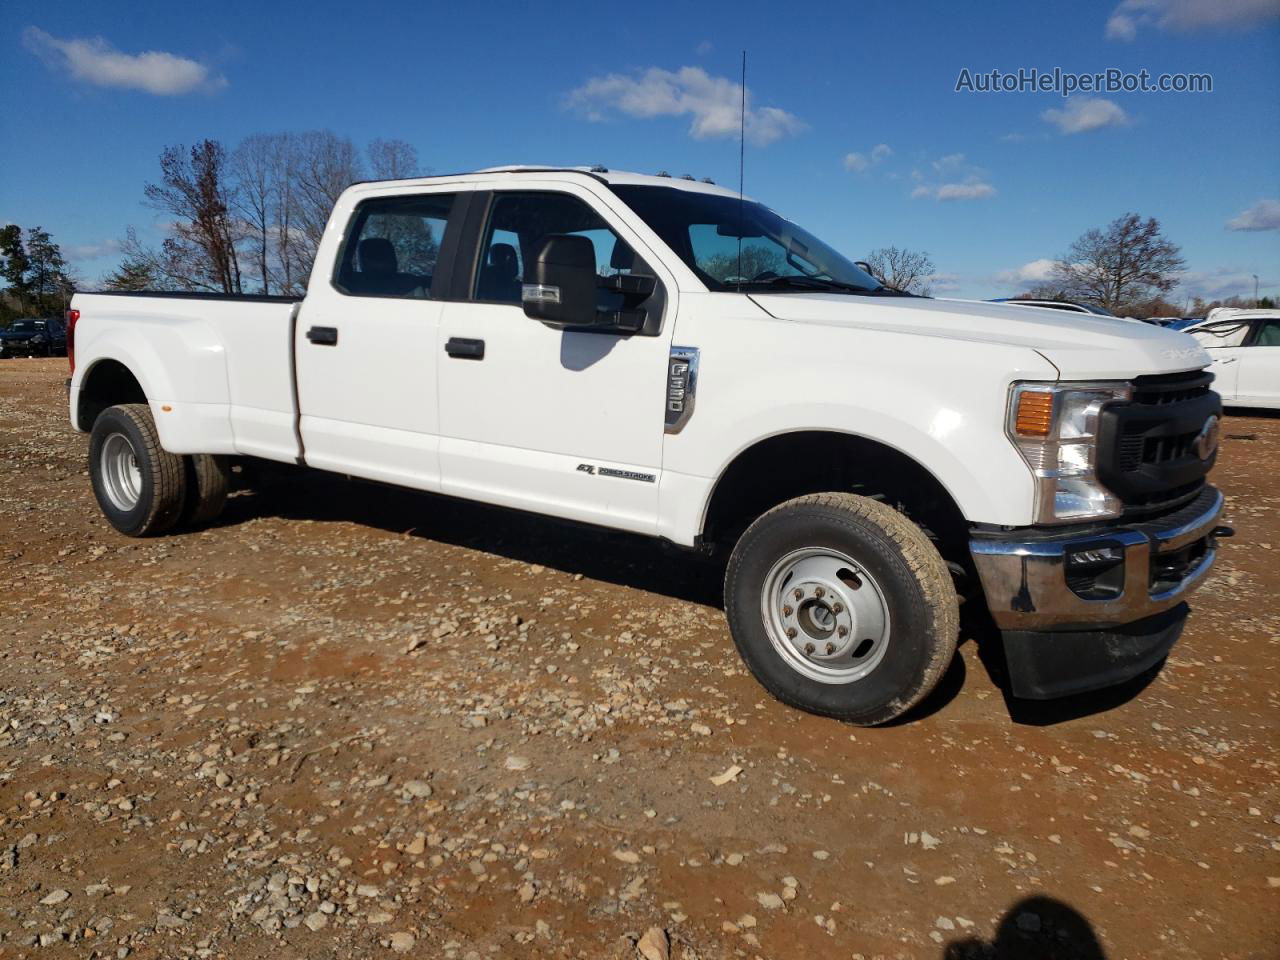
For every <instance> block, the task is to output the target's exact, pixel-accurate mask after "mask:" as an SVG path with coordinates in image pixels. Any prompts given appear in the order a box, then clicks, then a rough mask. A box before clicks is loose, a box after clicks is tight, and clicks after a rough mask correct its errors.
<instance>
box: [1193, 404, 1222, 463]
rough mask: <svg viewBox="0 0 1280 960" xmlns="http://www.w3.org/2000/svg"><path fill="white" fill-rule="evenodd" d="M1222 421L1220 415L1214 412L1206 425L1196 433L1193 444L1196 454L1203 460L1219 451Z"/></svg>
mask: <svg viewBox="0 0 1280 960" xmlns="http://www.w3.org/2000/svg"><path fill="white" fill-rule="evenodd" d="M1220 422H1221V421H1219V419H1218V415H1217V414H1214V415H1213V416H1211V417H1210V418H1209V419H1208V420H1206V421H1205V422H1204V426H1203V427H1201V428H1200V432H1199V433H1197V434H1196V439H1195V441H1194V442H1193V444H1192V445H1193V446H1194V447H1195V451H1196V456H1198V457H1199V458H1200V459H1201V460H1208V459H1209V458H1210V457H1212V456H1213V455H1214V453H1215V452H1216V451H1217V449H1218V428H1219V425H1220Z"/></svg>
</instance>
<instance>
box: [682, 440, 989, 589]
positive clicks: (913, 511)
mask: <svg viewBox="0 0 1280 960" xmlns="http://www.w3.org/2000/svg"><path fill="white" fill-rule="evenodd" d="M828 491H846V492H849V493H858V494H862V495H863V496H868V497H872V498H874V499H877V500H881V501H883V502H884V503H886V504H888V505H889V506H892V507H894V508H896V509H897V510H899V511H900V512H902V513H904V514H906V515H907V516H909V517H910V518H911V519H912V520H913V521H915V522H916V523H917V524H918V525H919V526H921V527H922V528H923V529H924V530H925V532H926V533H927V534H928V535H929V536H930V538H931V539H933V540H934V542H935V544H936V545H937V546H938V549H939V552H941V553H942V556H943V558H944V559H946V560H948V561H955V562H957V563H960V564H962V565H963V564H966V563H967V562H968V559H969V558H968V548H967V547H968V523H967V522H966V520H965V518H964V514H963V513H961V512H960V508H959V507H958V506H957V505H956V502H955V500H953V499H952V498H951V495H950V494H949V493H948V492H947V491H946V489H945V488H944V487H943V486H942V484H941V483H939V482H938V480H937V479H936V478H935V477H934V476H933V474H931V473H930V472H929V471H928V470H926V469H925V468H924V467H922V466H921V465H920V464H919V463H917V462H916V461H915V460H912V459H911V458H910V457H908V456H907V455H906V454H904V453H901V452H900V451H898V450H895V449H893V448H892V447H889V446H886V445H885V444H883V443H879V442H877V441H875V440H869V439H867V438H866V437H857V436H853V435H851V434H844V433H834V432H830V431H816V430H815V431H803V432H798V433H786V434H781V435H779V436H776V437H770V438H769V439H767V440H762V441H760V442H759V443H757V444H755V445H754V446H752V447H749V448H747V449H746V450H744V451H743V452H742V453H740V454H738V456H737V457H736V458H735V459H734V460H733V462H732V463H731V464H729V467H728V469H726V470H725V472H724V473H723V474H722V475H721V477H720V480H719V481H718V482H717V483H716V487H715V490H714V491H713V492H712V495H711V503H710V504H709V506H708V508H707V515H706V519H705V522H704V524H703V530H702V538H703V541H704V542H707V543H724V542H728V543H732V542H733V541H735V540H736V539H737V537H738V536H739V535H740V534H741V533H742V531H743V530H745V529H746V528H747V526H749V525H750V524H751V522H752V521H753V520H755V519H756V517H758V516H760V515H761V514H762V513H764V512H766V511H767V510H770V509H772V508H773V507H776V506H777V505H778V504H780V503H783V502H784V501H787V500H790V499H792V498H793V497H800V496H804V495H805V494H809V493H825V492H828Z"/></svg>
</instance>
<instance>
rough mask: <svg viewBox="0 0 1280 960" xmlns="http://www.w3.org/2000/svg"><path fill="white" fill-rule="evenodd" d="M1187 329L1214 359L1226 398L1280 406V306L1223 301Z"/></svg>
mask: <svg viewBox="0 0 1280 960" xmlns="http://www.w3.org/2000/svg"><path fill="white" fill-rule="evenodd" d="M1183 332H1184V333H1189V334H1191V336H1193V337H1194V338H1195V339H1196V340H1197V341H1198V342H1199V344H1200V345H1201V346H1202V347H1204V348H1205V350H1206V351H1207V352H1208V354H1209V356H1210V357H1211V358H1212V359H1213V366H1211V367H1210V368H1209V369H1210V370H1212V371H1213V373H1214V376H1215V377H1216V380H1215V381H1214V386H1215V387H1216V388H1217V390H1218V393H1220V394H1221V395H1222V402H1223V403H1224V404H1226V405H1227V406H1233V407H1258V408H1264V409H1269V410H1280V311H1277V310H1245V309H1239V308H1236V307H1218V308H1217V309H1216V310H1210V311H1209V315H1208V316H1207V317H1205V318H1204V319H1203V320H1201V321H1199V322H1198V323H1196V324H1195V325H1194V326H1189V327H1187V328H1186V329H1185V330H1184V331H1183Z"/></svg>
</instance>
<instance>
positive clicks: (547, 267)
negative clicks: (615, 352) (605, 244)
mask: <svg viewBox="0 0 1280 960" xmlns="http://www.w3.org/2000/svg"><path fill="white" fill-rule="evenodd" d="M656 289H657V280H656V279H655V278H654V277H650V276H645V275H642V274H615V275H613V276H609V277H601V276H600V275H599V274H597V273H596V251H595V246H594V245H593V244H592V243H591V241H590V240H589V239H588V238H586V237H575V236H572V235H565V234H557V235H554V236H550V237H547V238H546V239H545V240H543V241H542V245H541V246H540V247H539V248H538V251H537V253H536V254H535V255H534V257H533V260H532V261H531V263H530V265H529V271H528V278H527V282H526V283H524V284H523V285H522V287H521V297H520V298H521V301H522V303H523V305H524V312H525V316H527V317H532V318H533V319H534V320H539V321H541V322H542V323H545V324H546V325H547V326H549V327H556V328H559V329H562V330H563V329H577V330H583V329H592V330H599V331H612V332H615V333H621V334H630V333H640V332H641V331H643V330H644V329H645V322H646V320H647V317H648V314H647V312H646V311H645V310H644V309H640V308H638V306H637V305H638V304H639V303H640V302H641V301H643V300H645V299H646V298H647V297H649V296H650V295H651V294H652V293H653V292H654V291H655V290H656ZM601 291H609V292H611V293H614V294H619V295H620V299H621V301H622V305H623V306H622V309H614V310H608V309H605V310H601V309H600V308H599V305H598V301H599V296H598V295H599V293H600V292H601Z"/></svg>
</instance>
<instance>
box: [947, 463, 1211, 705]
mask: <svg viewBox="0 0 1280 960" xmlns="http://www.w3.org/2000/svg"><path fill="white" fill-rule="evenodd" d="M1222 508H1223V497H1222V494H1221V493H1220V492H1219V491H1218V490H1217V489H1215V488H1213V487H1208V486H1206V487H1205V489H1204V490H1203V491H1201V493H1200V494H1199V496H1197V497H1196V499H1195V500H1193V501H1191V502H1190V503H1188V504H1186V505H1185V506H1183V507H1182V508H1180V509H1179V510H1176V511H1175V512H1173V513H1171V514H1168V515H1166V516H1164V517H1161V518H1159V519H1156V520H1150V521H1144V522H1140V523H1132V524H1125V525H1117V526H1115V527H1106V526H1098V527H1092V528H1089V529H1088V530H1084V531H1080V530H1076V531H1072V530H1061V529H1057V530H1046V531H1028V530H1020V531H1012V532H1007V533H992V534H985V535H982V534H980V535H975V536H974V537H973V539H971V540H970V543H969V548H970V551H971V553H972V555H973V559H974V564H975V565H976V567H977V570H978V576H979V578H980V579H981V581H982V587H983V590H984V591H985V593H986V598H987V606H988V608H989V609H990V611H991V616H992V618H993V619H994V620H995V624H996V626H997V627H999V628H1000V630H1001V631H1002V632H1003V634H1004V642H1005V651H1006V659H1007V661H1008V665H1009V668H1010V674H1011V680H1012V682H1013V686H1014V693H1015V694H1016V695H1018V696H1032V697H1049V696H1059V695H1062V694H1064V693H1073V692H1079V691H1082V690H1089V689H1096V688H1097V687H1102V686H1107V685H1109V684H1112V683H1117V682H1120V681H1122V680H1126V679H1128V678H1130V677H1132V676H1135V675H1137V674H1138V673H1141V672H1142V671H1143V670H1145V669H1147V668H1149V667H1150V666H1152V665H1154V663H1156V662H1158V660H1159V659H1160V658H1161V657H1163V656H1164V654H1165V653H1167V652H1168V650H1169V648H1170V647H1172V645H1173V643H1174V641H1176V640H1177V636H1178V633H1179V632H1180V631H1181V621H1182V620H1183V619H1185V613H1186V608H1185V606H1183V605H1184V603H1185V601H1186V599H1187V597H1188V596H1189V595H1190V594H1191V593H1192V592H1193V591H1194V590H1195V589H1196V588H1197V587H1198V586H1199V585H1200V584H1201V583H1202V582H1203V580H1204V578H1205V576H1206V575H1207V574H1208V572H1209V570H1210V568H1212V566H1213V562H1214V558H1215V557H1216V555H1217V537H1219V536H1230V535H1231V530H1230V528H1227V527H1223V526H1220V525H1219V521H1220V520H1221V517H1222ZM1179 614H1180V615H1179ZM1121 636H1123V637H1124V638H1125V639H1124V641H1123V642H1120V640H1119V637H1121ZM1091 638H1092V641H1093V642H1092V645H1091V644H1090V640H1091ZM1037 649H1039V650H1040V651H1041V653H1042V655H1041V656H1037V653H1036V651H1037ZM1069 650H1070V651H1072V652H1071V653H1069V654H1068V651H1069ZM1108 651H1109V652H1108ZM1090 652H1093V653H1095V654H1098V656H1090V655H1089V654H1090ZM1037 661H1039V662H1038V663H1037ZM1051 664H1052V665H1053V666H1052V667H1051V666H1050V665H1051ZM1063 672H1065V675H1062V676H1061V677H1060V678H1058V679H1059V680H1060V682H1057V681H1055V678H1054V676H1053V675H1054V674H1056V673H1063Z"/></svg>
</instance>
